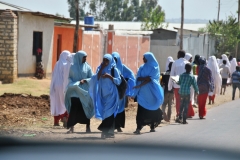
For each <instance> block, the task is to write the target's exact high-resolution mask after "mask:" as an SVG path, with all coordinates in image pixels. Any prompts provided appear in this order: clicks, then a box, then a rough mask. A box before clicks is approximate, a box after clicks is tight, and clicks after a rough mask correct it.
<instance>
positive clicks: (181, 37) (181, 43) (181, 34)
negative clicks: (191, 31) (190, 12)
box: [180, 0, 184, 50]
mask: <svg viewBox="0 0 240 160" xmlns="http://www.w3.org/2000/svg"><path fill="white" fill-rule="evenodd" d="M183 22H184V0H182V4H181V31H180V50H182V49H183Z"/></svg>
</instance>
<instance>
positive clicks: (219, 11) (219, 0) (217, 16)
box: [217, 0, 220, 22]
mask: <svg viewBox="0 0 240 160" xmlns="http://www.w3.org/2000/svg"><path fill="white" fill-rule="evenodd" d="M219 14H220V0H218V16H217V21H218V22H219Z"/></svg>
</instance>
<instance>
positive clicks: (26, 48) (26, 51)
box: [0, 1, 69, 83]
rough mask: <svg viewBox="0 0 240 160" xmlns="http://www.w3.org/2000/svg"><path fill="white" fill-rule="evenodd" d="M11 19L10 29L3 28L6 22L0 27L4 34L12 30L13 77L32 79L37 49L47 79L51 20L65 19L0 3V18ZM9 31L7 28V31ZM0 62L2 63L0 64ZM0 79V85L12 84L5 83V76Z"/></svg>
mask: <svg viewBox="0 0 240 160" xmlns="http://www.w3.org/2000/svg"><path fill="white" fill-rule="evenodd" d="M1 14H3V16H4V15H5V16H6V15H12V16H13V17H14V19H15V21H14V23H13V24H12V26H8V25H6V24H7V22H3V21H2V22H1V25H2V26H1V27H2V28H4V27H5V30H8V29H10V28H11V27H13V28H14V30H12V33H5V35H7V34H9V35H11V34H13V35H14V36H15V37H16V39H15V41H14V42H13V45H14V47H16V55H14V56H16V59H15V61H16V64H17V65H16V66H15V68H17V69H16V70H17V76H32V75H34V74H35V71H36V56H35V55H36V54H37V49H38V48H40V49H41V50H42V63H43V65H44V72H45V75H46V76H50V74H51V72H52V50H53V48H52V46H53V37H54V20H56V19H59V20H65V21H69V19H67V18H63V17H58V16H55V15H51V14H46V13H41V12H35V11H31V10H29V9H26V8H23V7H19V6H15V5H12V4H9V3H5V2H1V1H0V15H1ZM9 27H10V28H9ZM6 43H7V42H6V41H0V47H1V50H6V49H7V48H6ZM1 61H2V60H1ZM0 75H2V76H1V77H0V81H1V80H2V81H3V82H6V83H7V82H12V81H14V80H7V78H6V77H5V76H3V74H2V73H0Z"/></svg>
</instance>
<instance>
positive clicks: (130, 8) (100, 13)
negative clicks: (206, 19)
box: [68, 0, 165, 22]
mask: <svg viewBox="0 0 240 160" xmlns="http://www.w3.org/2000/svg"><path fill="white" fill-rule="evenodd" d="M140 1H141V4H140ZM79 2H80V3H79V7H80V11H79V12H80V17H81V19H82V18H83V17H84V16H85V14H86V13H85V12H84V11H85V10H86V8H89V9H90V10H89V12H90V14H92V15H93V16H94V18H95V20H100V21H101V20H102V21H141V22H142V21H144V19H146V18H147V16H148V14H150V13H151V11H155V13H156V12H157V13H156V14H158V15H159V14H160V13H162V9H161V8H162V7H161V6H160V5H158V0H89V1H87V0H81V1H79ZM68 6H69V13H70V17H72V18H73V19H75V9H74V7H75V6H74V0H68ZM155 8H157V9H156V10H154V9H155ZM164 15H165V14H164ZM163 19H164V18H163Z"/></svg>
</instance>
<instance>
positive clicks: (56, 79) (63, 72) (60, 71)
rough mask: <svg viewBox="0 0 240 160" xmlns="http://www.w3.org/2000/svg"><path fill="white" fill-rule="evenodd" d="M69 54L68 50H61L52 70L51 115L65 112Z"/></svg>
mask: <svg viewBox="0 0 240 160" xmlns="http://www.w3.org/2000/svg"><path fill="white" fill-rule="evenodd" d="M70 54H71V53H70V52H69V51H66V50H65V51H63V52H62V53H61V54H60V57H59V60H58V61H57V63H56V64H55V66H54V70H53V72H52V80H51V85H50V109H51V114H52V115H53V116H58V115H61V114H63V113H64V112H66V107H65V104H64V94H65V93H64V92H65V88H66V86H67V84H68V75H69V68H70V66H71V63H69V62H68V60H67V59H68V57H69V55H70Z"/></svg>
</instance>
